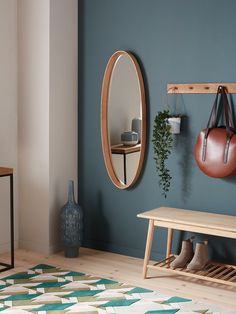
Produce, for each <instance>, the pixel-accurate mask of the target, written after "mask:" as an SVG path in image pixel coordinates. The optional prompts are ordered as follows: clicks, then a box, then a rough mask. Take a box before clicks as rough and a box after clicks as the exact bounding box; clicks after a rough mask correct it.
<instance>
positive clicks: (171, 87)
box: [167, 82, 236, 94]
mask: <svg viewBox="0 0 236 314" xmlns="http://www.w3.org/2000/svg"><path fill="white" fill-rule="evenodd" d="M219 85H222V86H224V87H226V89H227V92H228V93H230V94H236V83H222V82H220V83H192V84H190V83H188V84H172V83H171V84H167V94H176V93H180V94H216V93H217V89H218V87H219Z"/></svg>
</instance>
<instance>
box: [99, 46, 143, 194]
mask: <svg viewBox="0 0 236 314" xmlns="http://www.w3.org/2000/svg"><path fill="white" fill-rule="evenodd" d="M145 109H146V108H145V97H144V88H143V80H142V75H141V71H140V68H139V65H138V63H137V60H136V59H135V58H134V56H133V55H131V54H130V53H127V52H125V51H118V52H116V53H115V54H114V55H112V57H111V58H110V60H109V62H108V65H107V68H106V72H105V75H104V81H103V91H102V143H103V153H104V159H105V164H106V167H107V170H108V174H109V176H110V178H111V180H112V181H113V183H114V184H115V185H116V186H117V187H119V188H126V187H129V186H131V185H132V184H134V183H135V181H136V180H137V179H138V176H139V173H140V171H141V166H142V162H143V158H144V149H145V135H146V130H145V126H146V121H145V118H146V112H145V111H146V110H145ZM105 120H106V121H105ZM106 133H107V134H106Z"/></svg>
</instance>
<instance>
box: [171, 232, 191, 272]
mask: <svg viewBox="0 0 236 314" xmlns="http://www.w3.org/2000/svg"><path fill="white" fill-rule="evenodd" d="M192 257H193V238H191V239H188V240H184V241H182V248H181V252H180V254H179V256H177V257H176V259H175V260H174V261H173V262H171V263H170V268H172V269H175V268H181V267H184V266H186V264H187V263H188V262H190V261H191V259H192Z"/></svg>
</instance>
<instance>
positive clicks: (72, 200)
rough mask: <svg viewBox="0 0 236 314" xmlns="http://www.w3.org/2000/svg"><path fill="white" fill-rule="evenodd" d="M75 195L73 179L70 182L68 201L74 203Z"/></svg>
mask: <svg viewBox="0 0 236 314" xmlns="http://www.w3.org/2000/svg"><path fill="white" fill-rule="evenodd" d="M74 202H75V197H74V182H73V181H72V180H70V181H69V183H68V203H74Z"/></svg>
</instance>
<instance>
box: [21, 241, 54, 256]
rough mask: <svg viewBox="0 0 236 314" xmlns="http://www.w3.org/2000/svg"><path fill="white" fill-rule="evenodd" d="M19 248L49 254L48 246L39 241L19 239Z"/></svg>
mask: <svg viewBox="0 0 236 314" xmlns="http://www.w3.org/2000/svg"><path fill="white" fill-rule="evenodd" d="M19 248H20V249H25V250H30V251H34V252H39V253H43V254H47V255H49V254H50V250H49V247H48V246H47V245H45V244H43V243H39V242H34V241H25V240H20V241H19Z"/></svg>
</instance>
